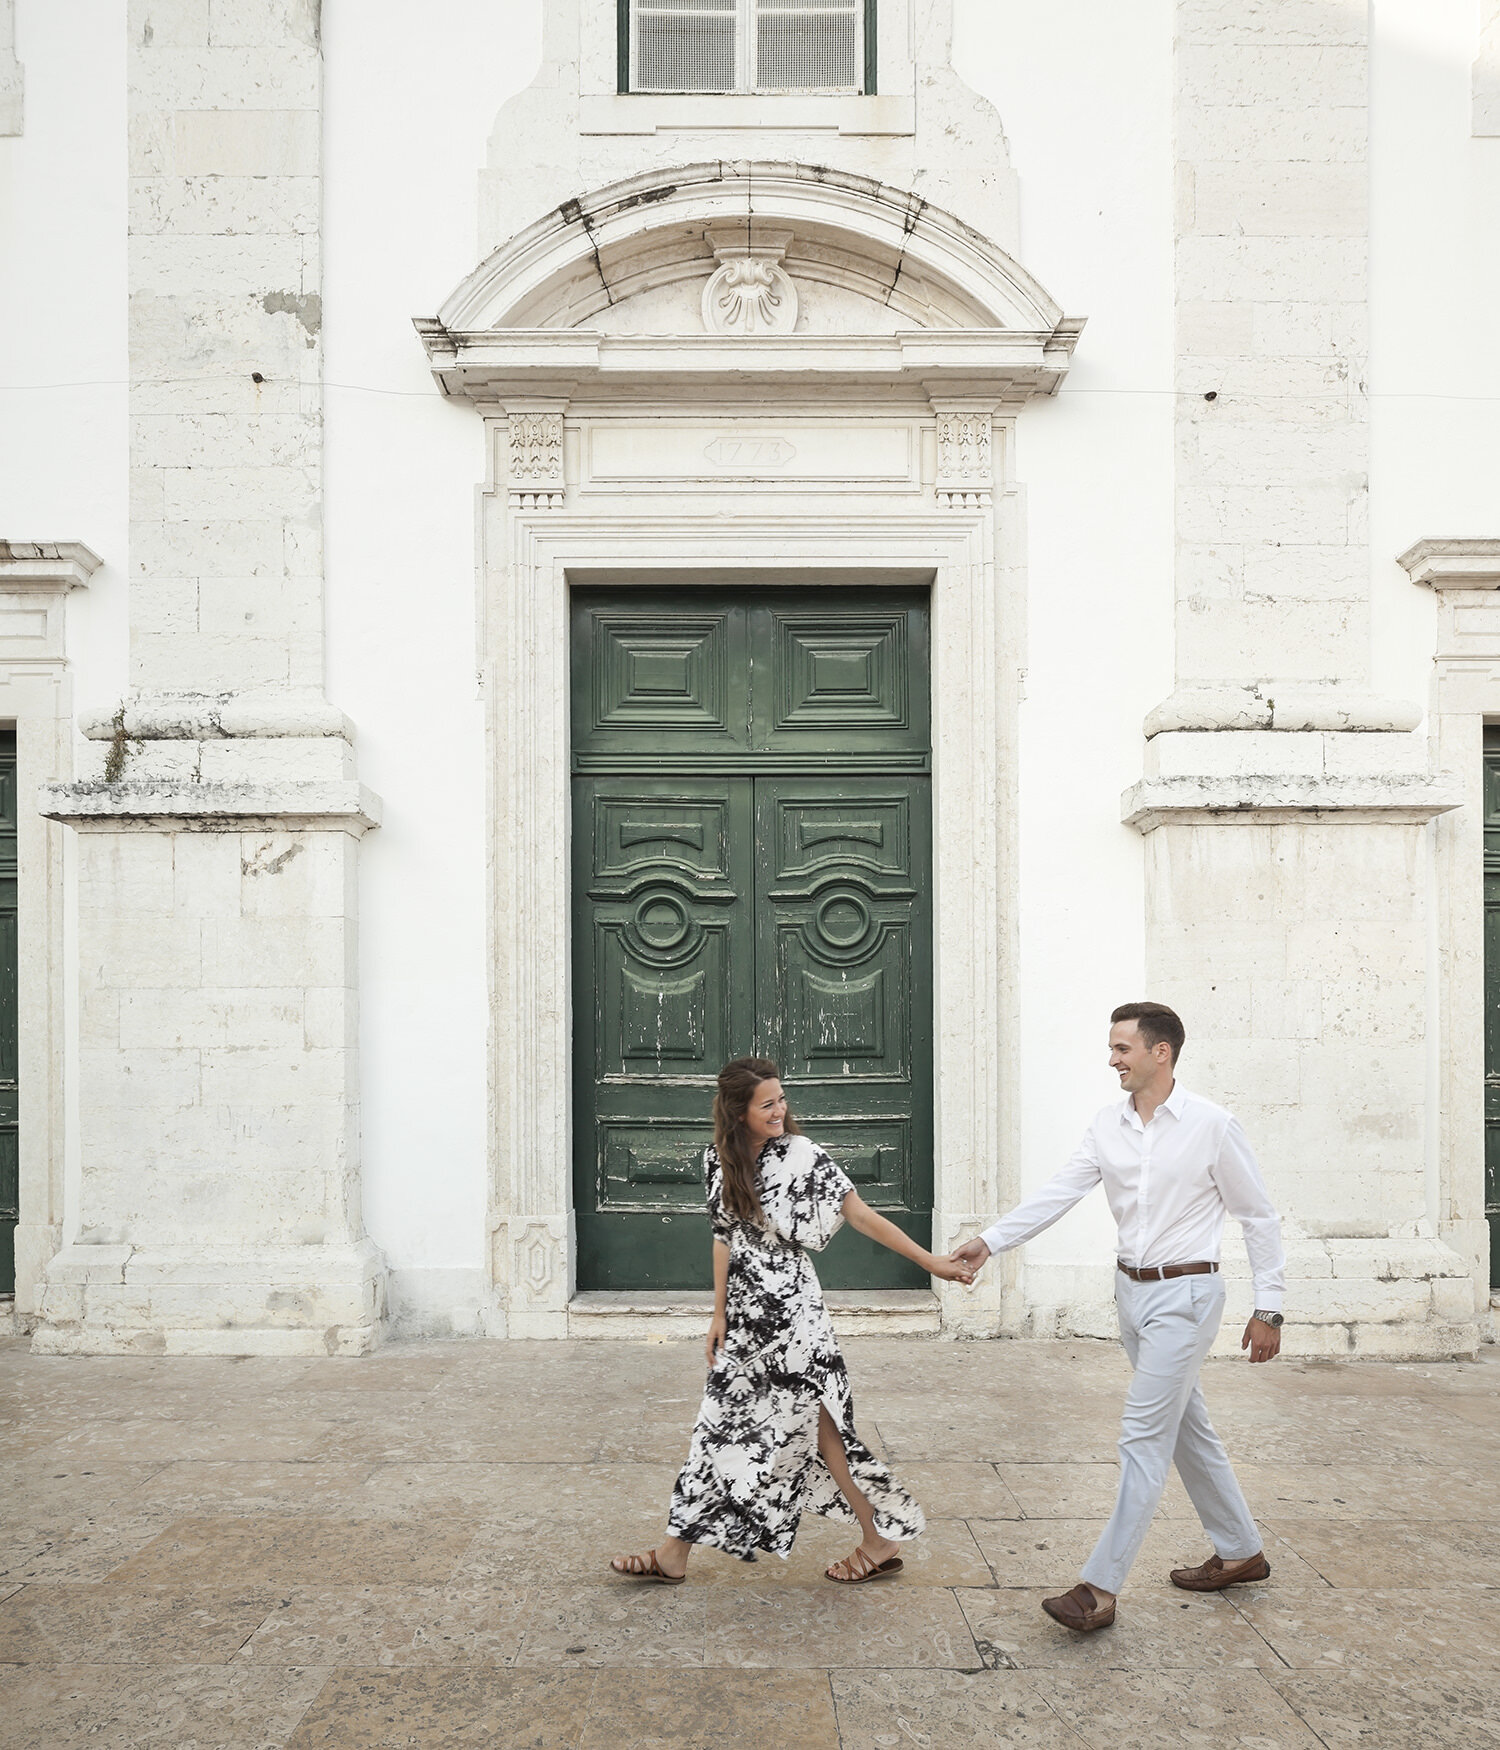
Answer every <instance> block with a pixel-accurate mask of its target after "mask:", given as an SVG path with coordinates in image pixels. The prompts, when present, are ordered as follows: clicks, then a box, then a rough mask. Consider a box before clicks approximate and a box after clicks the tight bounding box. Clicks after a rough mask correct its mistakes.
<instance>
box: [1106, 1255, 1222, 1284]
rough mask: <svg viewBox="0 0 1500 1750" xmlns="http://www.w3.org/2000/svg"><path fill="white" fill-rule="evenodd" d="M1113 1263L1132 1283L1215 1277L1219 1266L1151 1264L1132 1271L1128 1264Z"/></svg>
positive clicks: (1118, 1261)
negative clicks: (1174, 1278) (1184, 1277)
mask: <svg viewBox="0 0 1500 1750" xmlns="http://www.w3.org/2000/svg"><path fill="white" fill-rule="evenodd" d="M1115 1263H1116V1264H1119V1266H1120V1269H1121V1270H1123V1271H1124V1272H1125V1274H1126V1275H1127V1276H1128V1277H1129V1278H1130V1280H1131V1281H1132V1282H1170V1281H1171V1280H1172V1278H1173V1277H1174V1276H1215V1275H1217V1274H1218V1270H1219V1266H1218V1265H1217V1264H1209V1263H1206V1262H1200V1263H1197V1264H1152V1265H1149V1266H1148V1267H1147V1268H1146V1269H1144V1270H1136V1269H1132V1267H1131V1266H1130V1265H1129V1264H1124V1263H1121V1262H1120V1260H1119V1259H1118V1258H1116V1259H1115Z"/></svg>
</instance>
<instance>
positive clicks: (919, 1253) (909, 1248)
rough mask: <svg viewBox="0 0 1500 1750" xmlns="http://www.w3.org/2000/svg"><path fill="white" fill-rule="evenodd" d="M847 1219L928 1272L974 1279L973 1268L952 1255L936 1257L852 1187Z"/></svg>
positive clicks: (947, 1279) (948, 1277) (960, 1279)
mask: <svg viewBox="0 0 1500 1750" xmlns="http://www.w3.org/2000/svg"><path fill="white" fill-rule="evenodd" d="M843 1209H844V1220H845V1221H847V1222H848V1223H849V1225H850V1227H852V1228H853V1229H854V1230H855V1232H856V1233H862V1234H864V1235H865V1236H866V1237H867V1238H869V1239H872V1240H874V1241H875V1242H876V1243H877V1244H878V1245H882V1246H885V1247H887V1248H888V1249H889V1250H890V1251H892V1252H896V1253H898V1254H899V1255H900V1256H901V1257H903V1258H910V1259H911V1261H912V1263H913V1264H919V1265H920V1266H921V1267H922V1269H924V1270H925V1271H926V1272H927V1273H928V1275H929V1276H939V1277H941V1278H942V1279H943V1280H944V1281H945V1282H972V1281H973V1280H974V1272H973V1270H972V1269H971V1268H970V1267H969V1266H968V1264H966V1263H963V1262H956V1261H955V1260H954V1259H952V1258H935V1257H934V1256H933V1255H932V1253H931V1252H929V1251H927V1250H926V1249H925V1248H924V1247H922V1246H919V1245H918V1244H917V1242H916V1241H915V1240H914V1239H913V1238H912V1237H911V1235H910V1234H904V1233H902V1231H901V1229H900V1228H899V1227H897V1226H896V1224H895V1222H893V1221H887V1220H886V1218H885V1217H884V1216H883V1215H881V1214H880V1213H879V1211H878V1210H874V1209H871V1207H870V1206H869V1204H868V1203H866V1202H865V1200H864V1198H863V1197H861V1196H860V1194H859V1193H858V1191H851V1192H850V1193H849V1195H848V1196H847V1197H846V1198H845V1199H844V1203H843Z"/></svg>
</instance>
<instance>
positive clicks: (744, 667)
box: [572, 588, 933, 1290]
mask: <svg viewBox="0 0 1500 1750" xmlns="http://www.w3.org/2000/svg"><path fill="white" fill-rule="evenodd" d="M572 615H573V627H572V631H573V679H572V688H573V713H572V715H573V1017H574V1054H573V1062H574V1090H573V1096H574V1198H575V1205H576V1211H577V1222H578V1286H579V1287H580V1289H584V1290H588V1289H614V1290H626V1289H634V1290H650V1289H682V1288H700V1287H704V1286H707V1285H708V1284H709V1283H710V1281H711V1268H710V1261H709V1260H710V1251H709V1236H708V1228H707V1224H706V1221H705V1218H704V1211H703V1182H702V1156H703V1150H704V1148H705V1146H706V1145H707V1143H708V1142H709V1141H710V1140H711V1139H712V1121H711V1117H710V1108H711V1106H712V1102H713V1090H714V1078H715V1076H716V1074H717V1072H718V1069H719V1067H720V1065H721V1064H723V1063H724V1062H726V1061H727V1060H728V1059H729V1058H731V1057H736V1056H740V1055H742V1054H744V1053H746V1052H751V1051H754V1052H759V1053H761V1054H762V1055H765V1056H768V1057H772V1058H774V1059H775V1060H776V1061H777V1062H778V1063H779V1064H780V1065H781V1069H782V1077H783V1080H784V1082H785V1084H786V1087H787V1091H788V1097H789V1099H790V1101H791V1104H792V1110H793V1111H794V1112H795V1113H796V1114H797V1117H798V1119H799V1121H800V1122H801V1123H802V1125H803V1128H804V1129H805V1130H806V1131H807V1132H808V1134H809V1135H810V1136H812V1137H813V1138H814V1140H815V1141H817V1142H818V1143H819V1144H820V1145H821V1146H822V1147H824V1148H826V1149H827V1150H828V1152H829V1153H830V1154H831V1155H833V1156H834V1158H835V1159H836V1160H838V1161H839V1163H840V1164H841V1165H842V1166H843V1167H844V1169H845V1171H846V1172H847V1173H848V1174H849V1175H850V1177H851V1178H852V1179H853V1180H854V1182H855V1184H856V1185H857V1186H858V1188H859V1190H860V1193H861V1195H862V1196H863V1197H864V1198H865V1200H866V1201H867V1202H868V1203H870V1204H871V1205H872V1206H874V1207H875V1208H878V1209H880V1210H881V1211H882V1213H884V1214H885V1215H887V1216H889V1218H890V1219H891V1220H892V1221H894V1222H896V1223H897V1224H898V1225H899V1226H901V1227H902V1228H904V1229H905V1230H906V1231H907V1232H908V1233H911V1234H912V1235H913V1236H914V1237H916V1238H918V1239H919V1240H921V1241H922V1243H923V1244H926V1243H927V1241H928V1239H929V1237H930V1226H931V1211H932V1184H933V1163H932V920H931V895H930V889H931V867H932V842H931V836H932V835H931V800H930V784H931V779H930V775H929V774H930V764H931V759H930V731H929V709H928V689H927V674H928V656H927V598H926V595H925V593H919V592H913V591H904V590H894V589H892V590H876V591H862V592H859V593H858V594H856V592H854V591H853V590H847V589H822V590H801V589H799V590H795V591H794V590H790V589H765V590H755V591H743V592H742V591H728V590H724V589H720V588H715V589H712V590H692V589H674V590H666V591H651V592H647V591H644V590H629V591H617V592H612V593H609V594H606V593H604V592H596V591H575V592H574V597H573V605H572ZM818 1272H819V1275H820V1276H821V1278H822V1280H823V1283H824V1285H825V1286H827V1287H831V1288H893V1287H901V1288H909V1287H925V1286H926V1285H927V1278H926V1277H925V1276H924V1275H923V1274H922V1273H921V1272H920V1271H918V1270H916V1269H915V1268H914V1267H913V1266H911V1265H909V1264H907V1263H905V1262H904V1261H903V1260H902V1259H899V1258H897V1257H896V1256H895V1254H894V1253H891V1252H888V1251H886V1250H884V1249H883V1248H881V1247H878V1246H875V1245H873V1244H872V1243H871V1242H869V1241H867V1240H864V1239H862V1238H861V1237H860V1236H859V1235H858V1234H855V1233H854V1232H853V1231H852V1230H851V1229H849V1228H847V1227H846V1228H845V1229H844V1230H843V1231H842V1232H841V1233H840V1234H839V1236H838V1238H837V1239H836V1240H835V1241H834V1242H833V1244H832V1245H831V1246H830V1247H829V1249H828V1251H827V1252H826V1253H825V1254H824V1255H823V1256H822V1257H821V1258H820V1259H819V1261H818Z"/></svg>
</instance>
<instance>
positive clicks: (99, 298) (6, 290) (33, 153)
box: [0, 0, 129, 1239]
mask: <svg viewBox="0 0 1500 1750" xmlns="http://www.w3.org/2000/svg"><path fill="white" fill-rule="evenodd" d="M15 28H16V54H17V58H18V60H19V61H20V62H21V63H22V65H23V66H24V68H25V81H26V104H25V122H24V131H23V132H22V133H20V134H18V135H15V136H13V137H9V138H4V139H0V239H3V240H4V242H3V252H4V257H5V267H4V271H3V272H0V537H3V538H5V539H7V540H13V541H59V540H62V541H82V542H83V543H84V544H85V545H86V546H88V547H91V548H92V549H93V551H94V552H95V553H97V554H98V555H99V556H100V558H101V559H102V560H103V564H102V565H101V566H100V568H99V569H98V570H97V571H96V572H95V573H94V574H93V576H92V577H91V578H90V580H89V585H88V587H87V589H83V590H75V591H73V592H72V594H71V597H70V599H69V601H68V606H67V616H68V631H67V641H68V654H69V659H70V662H71V664H72V667H73V697H74V700H75V701H77V702H95V701H97V702H108V703H110V704H111V706H112V705H113V703H114V702H115V701H118V700H119V699H121V698H123V696H124V693H125V687H126V661H127V625H126V595H127V581H126V579H127V572H126V530H127V525H128V521H129V508H128V478H127V468H126V356H125V345H126V335H125V321H126V306H125V26H124V19H123V15H122V8H121V7H119V6H118V5H116V4H114V0H16V8H15ZM76 849H77V847H76V845H75V844H73V843H72V842H71V835H69V836H68V838H67V839H65V841H64V870H65V881H66V892H67V902H66V910H67V921H66V924H65V929H66V932H67V943H68V950H67V959H68V968H67V972H68V976H67V979H66V985H65V989H66V992H67V995H66V998H65V1001H66V1004H67V1014H66V1019H65V1033H66V1036H67V1040H68V1062H67V1064H66V1065H65V1066H63V1073H64V1075H65V1078H66V1084H67V1116H66V1120H65V1122H66V1124H67V1126H68V1136H67V1142H66V1154H67V1177H66V1185H65V1200H64V1208H63V1234H64V1238H65V1239H70V1238H72V1236H73V1233H74V1230H75V1228H76V1225H77V1190H78V1176H79V1163H78V1154H77V1147H76V1126H75V1123H74V1117H75V1113H76V1106H77V1088H78V1082H77V1044H76V1042H77V1010H76V986H75V981H74V978H73V976H72V970H73V966H72V963H73V959H74V956H73V953H72V948H71V945H72V943H73V941H74V939H75V930H74V927H73V922H74V918H75V916H76V893H75V870H76Z"/></svg>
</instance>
